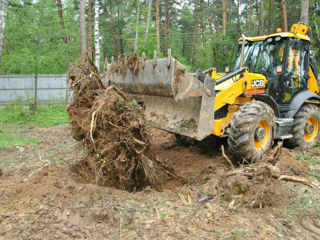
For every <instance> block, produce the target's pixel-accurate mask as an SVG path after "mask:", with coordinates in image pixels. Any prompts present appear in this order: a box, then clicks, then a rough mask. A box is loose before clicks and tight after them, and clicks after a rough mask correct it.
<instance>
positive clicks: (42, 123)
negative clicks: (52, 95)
mask: <svg viewBox="0 0 320 240" xmlns="http://www.w3.org/2000/svg"><path fill="white" fill-rule="evenodd" d="M68 121H69V118H68V113H67V110H66V106H64V105H50V106H45V105H40V106H39V107H38V109H37V111H36V112H35V114H34V115H31V114H30V111H29V109H28V107H25V106H24V105H12V104H10V105H6V106H5V107H4V108H2V109H0V126H3V125H22V124H23V125H25V124H27V125H28V126H32V127H50V126H56V125H60V124H66V123H68Z"/></svg>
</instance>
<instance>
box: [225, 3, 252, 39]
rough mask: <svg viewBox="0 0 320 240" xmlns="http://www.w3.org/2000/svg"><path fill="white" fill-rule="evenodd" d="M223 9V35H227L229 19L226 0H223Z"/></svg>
mask: <svg viewBox="0 0 320 240" xmlns="http://www.w3.org/2000/svg"><path fill="white" fill-rule="evenodd" d="M250 1H251V0H250ZM222 11H223V12H222V31H223V35H224V36H226V21H227V13H226V0H222Z"/></svg>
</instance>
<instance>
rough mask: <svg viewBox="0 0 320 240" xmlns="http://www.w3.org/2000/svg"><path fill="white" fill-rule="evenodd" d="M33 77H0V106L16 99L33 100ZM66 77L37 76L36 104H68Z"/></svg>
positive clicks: (70, 96)
mask: <svg viewBox="0 0 320 240" xmlns="http://www.w3.org/2000/svg"><path fill="white" fill-rule="evenodd" d="M34 79H35V76H34V75H0V104H5V103H10V102H12V101H15V100H17V99H22V101H24V102H26V101H27V100H28V99H33V98H34V92H35V89H34ZM66 80H67V76H66V75H52V74H48V75H46V74H41V75H38V87H37V91H38V98H37V99H38V102H39V103H59V102H61V103H62V102H70V101H71V100H72V94H71V92H70V91H69V86H68V84H67V81H66Z"/></svg>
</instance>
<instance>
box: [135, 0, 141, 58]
mask: <svg viewBox="0 0 320 240" xmlns="http://www.w3.org/2000/svg"><path fill="white" fill-rule="evenodd" d="M139 12H140V5H139V2H138V9H137V21H136V39H135V41H134V52H135V53H136V52H137V50H138V35H139V31H138V25H139Z"/></svg>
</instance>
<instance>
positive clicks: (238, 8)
mask: <svg viewBox="0 0 320 240" xmlns="http://www.w3.org/2000/svg"><path fill="white" fill-rule="evenodd" d="M240 15H241V13H240V0H238V1H237V28H238V34H239V35H240V34H241V23H240Z"/></svg>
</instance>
